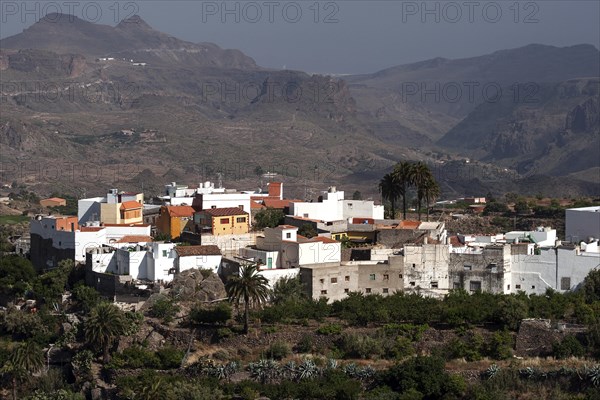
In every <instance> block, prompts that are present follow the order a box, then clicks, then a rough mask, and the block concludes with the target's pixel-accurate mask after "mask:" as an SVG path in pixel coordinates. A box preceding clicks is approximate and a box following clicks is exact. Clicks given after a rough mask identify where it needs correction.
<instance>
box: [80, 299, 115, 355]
mask: <svg viewBox="0 0 600 400" xmlns="http://www.w3.org/2000/svg"><path fill="white" fill-rule="evenodd" d="M124 332H125V317H124V315H123V313H122V312H121V310H120V309H119V308H118V307H117V306H115V305H114V304H110V303H100V304H99V305H97V306H96V307H95V308H93V309H92V311H91V312H90V316H89V318H88V319H87V321H85V339H86V341H87V342H88V343H89V344H90V345H91V346H98V347H100V348H101V349H102V354H103V357H102V360H103V362H104V363H107V362H109V361H110V348H111V346H112V345H113V343H114V342H115V340H116V339H117V338H118V337H119V336H121V335H122V334H123V333H124Z"/></svg>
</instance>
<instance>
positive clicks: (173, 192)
mask: <svg viewBox="0 0 600 400" xmlns="http://www.w3.org/2000/svg"><path fill="white" fill-rule="evenodd" d="M254 195H255V194H254V193H253V192H238V191H237V190H234V189H225V188H215V184H214V183H212V182H204V183H200V184H198V187H197V188H190V187H188V186H187V185H178V184H177V183H176V182H171V183H170V184H169V185H165V196H162V197H161V199H162V200H163V201H164V202H165V204H168V205H172V206H181V205H188V206H191V205H194V207H196V206H197V209H198V210H206V209H208V208H233V207H238V208H241V209H242V210H244V211H246V212H247V213H250V198H251V197H252V196H254Z"/></svg>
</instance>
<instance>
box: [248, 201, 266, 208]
mask: <svg viewBox="0 0 600 400" xmlns="http://www.w3.org/2000/svg"><path fill="white" fill-rule="evenodd" d="M250 208H251V209H252V210H260V209H261V208H265V206H263V205H262V204H260V203H257V202H256V201H254V200H253V201H251V202H250Z"/></svg>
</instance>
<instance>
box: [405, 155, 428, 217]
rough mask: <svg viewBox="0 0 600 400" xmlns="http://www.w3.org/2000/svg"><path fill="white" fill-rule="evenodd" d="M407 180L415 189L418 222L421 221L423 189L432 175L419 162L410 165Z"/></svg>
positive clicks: (424, 165)
mask: <svg viewBox="0 0 600 400" xmlns="http://www.w3.org/2000/svg"><path fill="white" fill-rule="evenodd" d="M408 180H409V182H410V184H411V185H414V186H415V187H416V188H417V213H418V215H419V221H420V220H421V205H422V204H423V198H424V197H423V196H424V195H425V193H424V187H425V186H426V185H428V184H429V182H430V181H432V180H433V174H432V173H431V170H430V169H429V167H428V166H427V164H425V163H424V162H422V161H419V162H417V163H415V164H412V165H411V168H410V170H409V173H408Z"/></svg>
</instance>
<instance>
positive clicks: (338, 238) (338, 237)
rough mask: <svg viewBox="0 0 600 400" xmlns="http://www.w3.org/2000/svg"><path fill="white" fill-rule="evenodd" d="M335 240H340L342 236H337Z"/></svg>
mask: <svg viewBox="0 0 600 400" xmlns="http://www.w3.org/2000/svg"><path fill="white" fill-rule="evenodd" d="M333 238H334V239H335V240H340V238H341V236H340V235H335V236H334V237H333Z"/></svg>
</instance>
